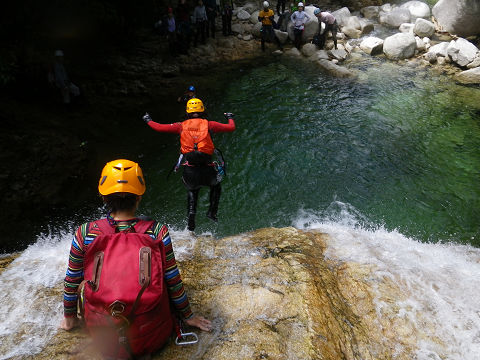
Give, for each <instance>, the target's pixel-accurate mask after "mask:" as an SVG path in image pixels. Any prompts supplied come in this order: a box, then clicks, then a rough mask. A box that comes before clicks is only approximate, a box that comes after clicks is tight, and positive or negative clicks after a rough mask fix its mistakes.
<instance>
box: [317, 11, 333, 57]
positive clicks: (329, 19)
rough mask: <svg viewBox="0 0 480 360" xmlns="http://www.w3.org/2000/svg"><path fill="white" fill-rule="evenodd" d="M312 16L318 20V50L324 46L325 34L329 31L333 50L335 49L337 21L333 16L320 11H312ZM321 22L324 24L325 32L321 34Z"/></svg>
mask: <svg viewBox="0 0 480 360" xmlns="http://www.w3.org/2000/svg"><path fill="white" fill-rule="evenodd" d="M313 14H314V15H315V16H316V17H317V18H318V24H319V26H318V34H317V36H318V40H319V43H318V44H317V45H318V47H319V48H320V49H323V47H324V46H325V42H326V40H327V32H328V31H330V32H331V33H332V38H333V43H334V44H335V49H337V30H338V25H337V19H335V16H333V15H332V14H330V13H329V12H327V11H322V10H320V9H318V8H317V9H315V10H314V11H313ZM322 22H323V23H324V24H325V31H324V32H323V34H321V32H322Z"/></svg>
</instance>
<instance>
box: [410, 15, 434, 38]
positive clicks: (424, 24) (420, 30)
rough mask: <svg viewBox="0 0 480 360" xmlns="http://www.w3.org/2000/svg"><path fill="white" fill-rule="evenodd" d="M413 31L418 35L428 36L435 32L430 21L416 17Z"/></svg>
mask: <svg viewBox="0 0 480 360" xmlns="http://www.w3.org/2000/svg"><path fill="white" fill-rule="evenodd" d="M413 32H414V33H415V34H416V35H418V36H420V37H430V36H432V35H433V34H434V33H435V25H434V24H433V23H432V22H431V21H428V20H425V19H421V18H418V19H417V20H416V21H415V25H414V29H413Z"/></svg>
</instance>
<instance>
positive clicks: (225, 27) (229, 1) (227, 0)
mask: <svg viewBox="0 0 480 360" xmlns="http://www.w3.org/2000/svg"><path fill="white" fill-rule="evenodd" d="M220 7H221V11H222V33H223V36H227V35H232V34H233V33H232V13H233V0H220Z"/></svg>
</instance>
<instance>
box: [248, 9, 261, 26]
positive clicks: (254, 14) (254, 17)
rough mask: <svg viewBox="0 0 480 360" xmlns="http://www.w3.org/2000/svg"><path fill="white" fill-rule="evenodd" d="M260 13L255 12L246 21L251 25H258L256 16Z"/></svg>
mask: <svg viewBox="0 0 480 360" xmlns="http://www.w3.org/2000/svg"><path fill="white" fill-rule="evenodd" d="M259 13H260V11H259V10H255V11H254V12H253V13H252V15H250V18H249V19H248V20H249V21H250V22H251V23H252V24H254V25H255V24H256V23H258V14H259Z"/></svg>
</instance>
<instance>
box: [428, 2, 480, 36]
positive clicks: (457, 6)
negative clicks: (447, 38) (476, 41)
mask: <svg viewBox="0 0 480 360" xmlns="http://www.w3.org/2000/svg"><path fill="white" fill-rule="evenodd" d="M432 14H433V16H434V17H435V19H436V20H437V23H438V25H439V26H440V28H441V29H442V30H445V31H448V32H449V33H451V34H456V35H459V36H463V37H467V36H471V35H477V34H480V20H479V19H480V1H478V0H440V1H438V2H437V3H436V4H435V6H434V7H433V9H432Z"/></svg>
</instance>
